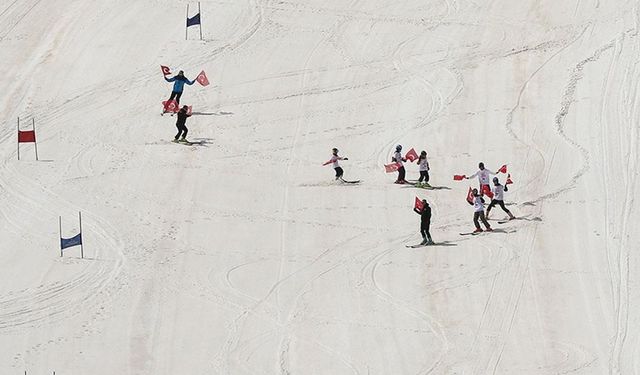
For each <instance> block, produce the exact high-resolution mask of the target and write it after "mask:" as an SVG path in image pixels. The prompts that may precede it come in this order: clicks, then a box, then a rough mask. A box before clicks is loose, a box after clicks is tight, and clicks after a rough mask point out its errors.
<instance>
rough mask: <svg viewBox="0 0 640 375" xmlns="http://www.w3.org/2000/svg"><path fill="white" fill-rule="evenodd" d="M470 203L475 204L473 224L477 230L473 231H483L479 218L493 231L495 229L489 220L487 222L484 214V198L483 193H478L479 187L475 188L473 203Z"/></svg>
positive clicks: (489, 230) (488, 229)
mask: <svg viewBox="0 0 640 375" xmlns="http://www.w3.org/2000/svg"><path fill="white" fill-rule="evenodd" d="M469 204H472V205H473V211H474V212H473V224H474V225H475V226H476V230H474V231H473V232H472V233H480V232H482V228H480V223H479V222H478V219H480V221H482V223H483V224H484V226H485V227H486V228H487V231H488V232H491V231H492V230H493V229H491V226H490V225H489V222H487V219H486V218H485V216H484V198H482V195H481V194H479V193H478V189H473V203H469ZM461 234H467V233H461Z"/></svg>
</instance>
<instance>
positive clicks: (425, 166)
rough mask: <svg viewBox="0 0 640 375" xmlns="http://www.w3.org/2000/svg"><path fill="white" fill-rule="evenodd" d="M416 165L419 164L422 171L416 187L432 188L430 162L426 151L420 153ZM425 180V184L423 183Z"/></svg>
mask: <svg viewBox="0 0 640 375" xmlns="http://www.w3.org/2000/svg"><path fill="white" fill-rule="evenodd" d="M416 163H418V166H419V169H420V178H419V179H418V183H417V184H416V186H424V187H431V185H429V162H428V161H427V152H426V151H424V150H423V151H422V152H420V156H419V157H418V160H417V161H416ZM423 179H424V184H423V182H422V180H423Z"/></svg>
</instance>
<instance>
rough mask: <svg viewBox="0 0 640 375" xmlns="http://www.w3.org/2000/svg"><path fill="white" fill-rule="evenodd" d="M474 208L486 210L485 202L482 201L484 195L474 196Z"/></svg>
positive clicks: (477, 210) (479, 210) (481, 210)
mask: <svg viewBox="0 0 640 375" xmlns="http://www.w3.org/2000/svg"><path fill="white" fill-rule="evenodd" d="M473 210H474V211H475V212H483V211H484V202H482V197H481V196H477V197H474V198H473Z"/></svg>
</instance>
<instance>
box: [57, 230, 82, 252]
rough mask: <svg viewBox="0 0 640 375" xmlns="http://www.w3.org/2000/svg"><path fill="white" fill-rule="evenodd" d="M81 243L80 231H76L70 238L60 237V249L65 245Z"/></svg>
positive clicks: (65, 246)
mask: <svg viewBox="0 0 640 375" xmlns="http://www.w3.org/2000/svg"><path fill="white" fill-rule="evenodd" d="M78 245H82V233H78V234H77V235H75V236H73V237H71V238H60V249H61V250H64V249H66V248H67V247H72V246H78Z"/></svg>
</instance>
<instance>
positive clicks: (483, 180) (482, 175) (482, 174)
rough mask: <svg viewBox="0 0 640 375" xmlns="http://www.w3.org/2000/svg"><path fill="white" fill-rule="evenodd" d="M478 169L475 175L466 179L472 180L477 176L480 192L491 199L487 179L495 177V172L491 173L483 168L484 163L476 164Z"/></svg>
mask: <svg viewBox="0 0 640 375" xmlns="http://www.w3.org/2000/svg"><path fill="white" fill-rule="evenodd" d="M478 168H480V169H479V170H478V171H477V172H476V173H474V174H472V175H471V176H469V177H466V179H467V180H468V179H470V178H474V177H476V176H478V181H479V182H480V192H481V193H482V194H484V195H486V196H488V197H489V198H493V193H492V192H491V187H490V186H489V177H490V176H492V175H494V176H495V175H496V173H495V172H491V171H490V170H488V169H486V168H485V167H484V163H482V162H480V163H479V164H478Z"/></svg>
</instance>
